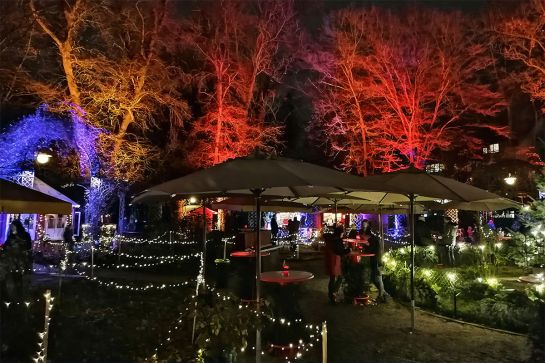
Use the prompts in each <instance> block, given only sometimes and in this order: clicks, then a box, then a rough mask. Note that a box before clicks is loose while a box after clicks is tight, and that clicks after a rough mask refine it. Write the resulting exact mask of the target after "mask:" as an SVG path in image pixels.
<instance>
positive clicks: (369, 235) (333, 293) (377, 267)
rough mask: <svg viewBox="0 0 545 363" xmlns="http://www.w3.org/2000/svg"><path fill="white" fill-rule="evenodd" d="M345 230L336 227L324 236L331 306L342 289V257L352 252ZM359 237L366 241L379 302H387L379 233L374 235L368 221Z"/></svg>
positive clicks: (363, 225) (371, 275)
mask: <svg viewBox="0 0 545 363" xmlns="http://www.w3.org/2000/svg"><path fill="white" fill-rule="evenodd" d="M343 236H344V228H343V227H342V226H335V227H333V229H332V232H331V233H327V234H325V235H324V239H325V250H324V251H325V268H326V273H327V275H328V276H329V283H328V298H329V302H330V303H331V304H333V305H334V304H336V303H337V294H338V291H339V289H340V287H341V284H342V281H343V278H342V265H341V264H342V261H343V259H342V257H343V256H346V255H348V254H349V253H350V252H351V250H350V248H349V247H347V246H345V245H344V243H343ZM359 236H360V238H361V239H362V240H364V241H366V245H365V252H366V253H368V254H370V255H371V256H370V257H369V259H370V261H369V262H370V269H371V271H370V272H371V274H370V278H371V282H372V283H373V284H374V285H375V286H376V288H377V290H378V297H377V301H378V302H386V300H387V298H388V293H387V292H386V290H385V289H384V283H383V281H382V248H381V245H380V239H379V238H378V236H377V233H374V231H373V229H372V227H371V224H370V223H369V221H368V220H367V219H365V220H363V221H362V225H361V229H360V231H359Z"/></svg>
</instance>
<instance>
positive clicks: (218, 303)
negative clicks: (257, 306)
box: [187, 292, 259, 359]
mask: <svg viewBox="0 0 545 363" xmlns="http://www.w3.org/2000/svg"><path fill="white" fill-rule="evenodd" d="M196 302H197V309H196V310H194V312H193V313H192V314H191V315H190V316H189V318H190V319H189V320H188V322H189V321H191V322H192V318H193V316H194V314H195V313H196V314H197V325H196V328H195V337H196V338H195V342H196V346H197V347H198V348H199V349H202V350H203V354H204V356H205V357H209V358H212V359H219V358H222V357H227V356H233V355H234V356H235V357H236V354H237V352H240V350H241V349H242V348H246V347H247V345H248V341H247V339H248V335H249V334H250V333H251V332H252V330H253V329H255V328H256V327H257V325H258V324H259V319H258V318H257V316H256V314H255V312H253V311H251V310H250V309H244V308H241V307H240V303H239V301H238V300H237V299H235V298H234V297H232V296H227V297H219V295H217V294H215V293H214V292H210V293H209V294H206V295H200V296H199V297H198V298H197V301H196ZM194 305H195V300H194V299H191V300H189V301H188V305H187V306H188V307H189V308H190V309H193V307H194Z"/></svg>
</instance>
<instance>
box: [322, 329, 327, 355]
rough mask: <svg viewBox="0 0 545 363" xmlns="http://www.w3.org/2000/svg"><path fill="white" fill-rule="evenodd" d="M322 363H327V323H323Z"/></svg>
mask: <svg viewBox="0 0 545 363" xmlns="http://www.w3.org/2000/svg"><path fill="white" fill-rule="evenodd" d="M322 363H327V322H325V321H324V322H323V323H322Z"/></svg>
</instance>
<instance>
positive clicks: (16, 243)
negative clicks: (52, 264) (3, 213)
mask: <svg viewBox="0 0 545 363" xmlns="http://www.w3.org/2000/svg"><path fill="white" fill-rule="evenodd" d="M2 258H5V259H6V261H8V267H9V270H8V272H7V274H6V276H5V280H4V281H0V282H2V284H1V285H2V286H0V288H1V289H2V290H3V291H6V294H7V295H8V296H9V297H10V298H14V299H21V298H23V295H24V289H23V274H25V273H30V272H32V240H31V239H30V235H29V234H28V232H27V231H25V228H24V227H23V224H22V223H21V221H20V220H18V219H16V220H14V221H13V222H12V223H11V225H10V229H9V234H8V237H7V239H6V242H5V243H4V246H3V249H2Z"/></svg>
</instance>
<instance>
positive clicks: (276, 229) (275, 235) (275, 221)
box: [271, 214, 278, 240]
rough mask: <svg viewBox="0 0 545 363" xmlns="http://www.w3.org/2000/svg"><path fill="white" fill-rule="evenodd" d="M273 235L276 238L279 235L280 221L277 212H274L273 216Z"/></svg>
mask: <svg viewBox="0 0 545 363" xmlns="http://www.w3.org/2000/svg"><path fill="white" fill-rule="evenodd" d="M271 237H272V238H273V240H276V238H277V237H278V221H277V220H276V214H273V216H272V218H271Z"/></svg>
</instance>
